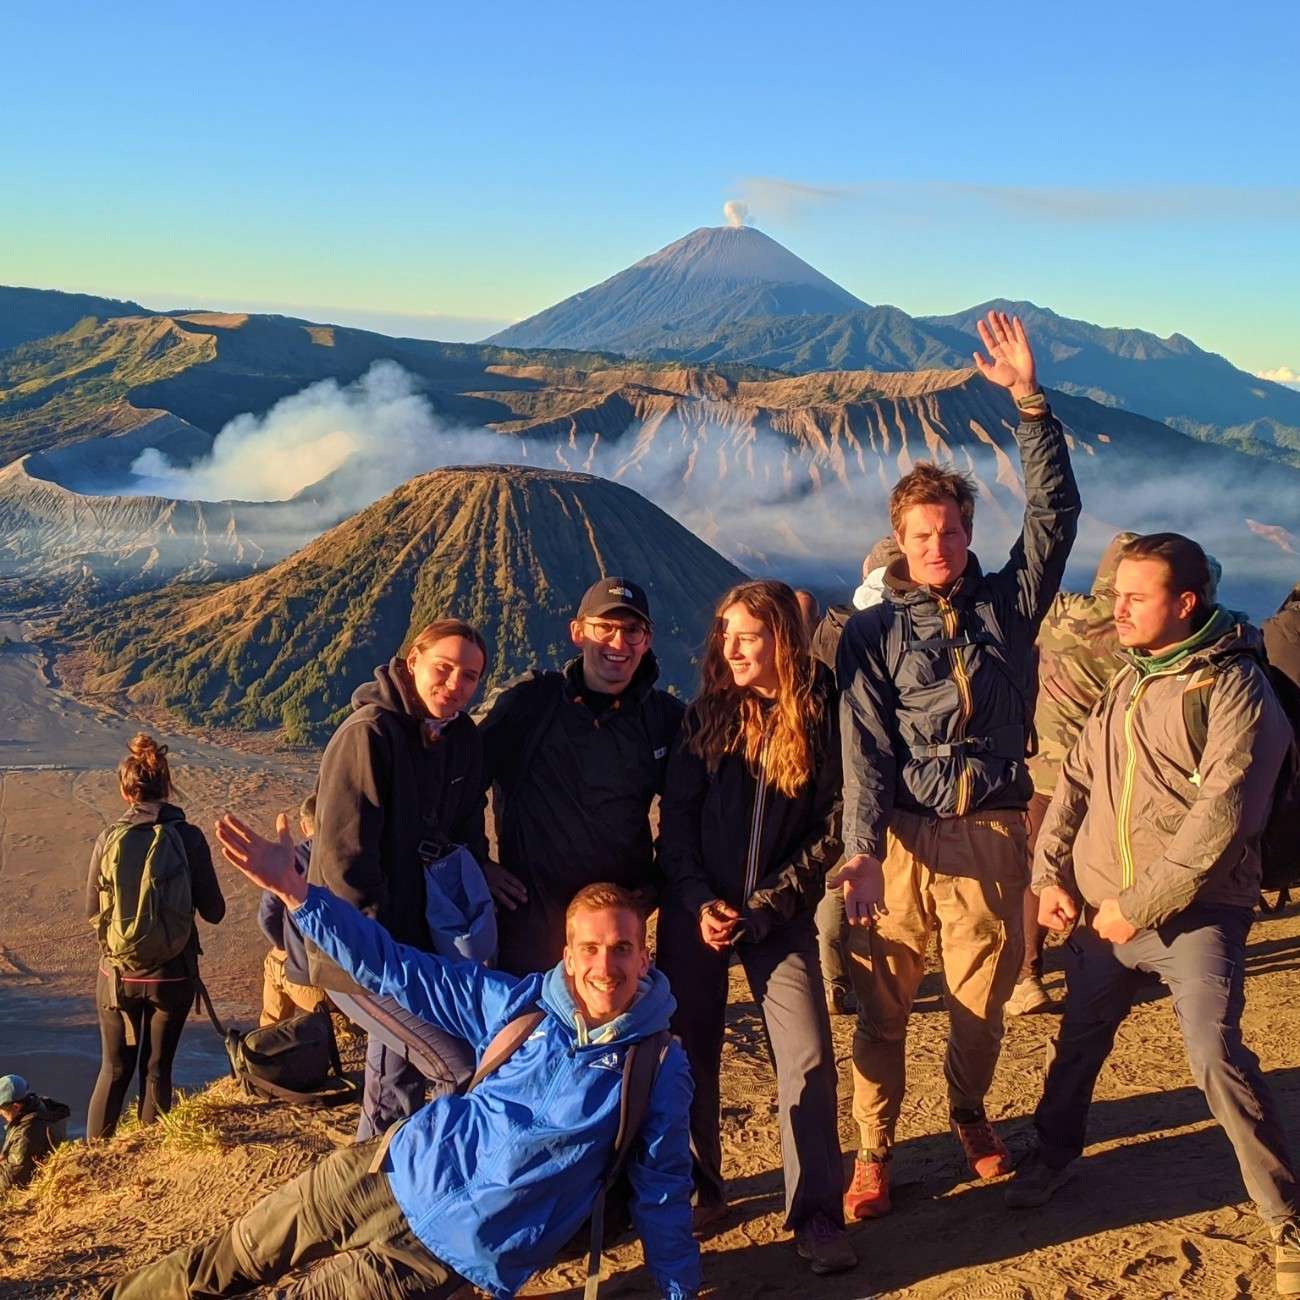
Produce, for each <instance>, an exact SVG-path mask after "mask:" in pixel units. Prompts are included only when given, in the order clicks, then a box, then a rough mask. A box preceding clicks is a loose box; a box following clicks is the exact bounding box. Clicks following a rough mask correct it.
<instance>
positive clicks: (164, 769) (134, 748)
mask: <svg viewBox="0 0 1300 1300" xmlns="http://www.w3.org/2000/svg"><path fill="white" fill-rule="evenodd" d="M126 748H127V755H126V757H125V758H124V759H123V760H122V761H121V762H120V763H119V764H118V765H117V782H118V784H119V785H120V786H121V787H122V794H123V795H124V796H125V797H126V798H128V799H130V800H131V802H132V803H162V802H163V801H164V800H166V799H169V798H170V797H171V793H172V774H171V768H169V767H168V766H167V746H166V745H160V744H159V743H158V742H157V741H156V740H155V739H154V738H153V737H152V736H149V735H146V734H145V733H144V732H143V731H142V732H140V733H139V734H138V735H136V736H133V737H132V739H131V743H130V744H129V745H127V747H126Z"/></svg>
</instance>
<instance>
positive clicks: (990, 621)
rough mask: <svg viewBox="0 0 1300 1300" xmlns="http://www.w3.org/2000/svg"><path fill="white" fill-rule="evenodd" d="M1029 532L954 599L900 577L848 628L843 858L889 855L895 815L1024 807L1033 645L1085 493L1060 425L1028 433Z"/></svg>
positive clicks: (1020, 432)
mask: <svg viewBox="0 0 1300 1300" xmlns="http://www.w3.org/2000/svg"><path fill="white" fill-rule="evenodd" d="M1016 440H1017V442H1018V443H1019V444H1020V455H1021V460H1022V462H1023V465H1024V479H1025V520H1024V526H1023V528H1022V530H1021V533H1020V538H1019V540H1018V541H1017V542H1016V544H1015V545H1014V546H1013V547H1012V548H1011V557H1010V559H1009V560H1008V561H1007V563H1006V565H1005V566H1004V567H1003V568H1002V569H1000V570H999V571H998V572H997V573H991V574H986V573H983V572H982V571H981V569H980V566H979V562H978V561H977V560H976V558H975V556H974V554H972V555H971V556H970V558H969V562H968V564H967V568H966V572H965V573H963V574H962V576H961V578H959V579H958V580H957V582H955V583H954V584H953V585H952V589H951V590H950V591H949V592H948V593H947V595H946V596H945V595H943V594H941V593H939V592H937V591H935V590H932V589H931V588H929V587H921V586H917V585H916V584H914V583H911V582H909V581H908V580H907V577H906V573H907V569H906V561H905V560H899V561H897V562H895V564H893V565H891V566H890V569H889V571H888V575H887V578H886V583H885V599H884V601H883V602H882V603H881V604H879V605H877V606H874V607H873V608H872V609H868V610H864V611H863V612H862V613H860V614H857V615H855V616H854V617H853V618H852V619H850V620H849V622H848V625H847V626H846V627H845V629H844V634H843V637H842V639H841V642H840V650H839V656H838V659H837V674H838V678H839V686H840V691H841V705H840V725H841V729H842V732H843V745H844V852H845V855H846V856H852V855H854V854H858V853H870V854H872V855H874V856H876V857H881V856H882V855H883V853H884V846H885V830H886V828H887V826H888V824H889V818H890V816H891V815H892V813H893V812H894V810H895V808H898V809H902V810H903V811H906V812H912V813H919V814H921V815H923V816H927V817H957V816H963V815H965V814H966V813H971V812H977V811H980V810H981V809H995V808H1011V809H1016V808H1025V807H1027V806H1028V802H1029V797H1030V795H1031V794H1032V793H1033V783H1032V781H1031V780H1030V777H1029V771H1028V768H1027V766H1026V763H1025V755H1026V752H1027V750H1028V747H1029V741H1030V735H1031V732H1032V720H1033V699H1034V694H1035V676H1034V654H1033V650H1034V638H1035V637H1036V636H1037V634H1038V626H1039V624H1040V623H1041V622H1042V620H1043V616H1044V615H1045V614H1046V612H1047V608H1048V606H1049V605H1050V604H1051V601H1052V597H1053V596H1055V595H1056V592H1057V589H1058V588H1059V587H1060V585H1061V578H1062V576H1063V575H1064V573H1065V562H1066V559H1067V558H1068V557H1069V554H1070V547H1071V546H1072V545H1073V543H1074V537H1075V533H1076V531H1077V530H1078V520H1079V489H1078V487H1077V485H1076V484H1075V481H1074V472H1073V470H1072V469H1071V467H1070V454H1069V451H1068V449H1067V447H1066V442H1065V433H1064V430H1063V429H1062V428H1061V425H1060V423H1059V422H1058V421H1057V420H1056V419H1055V418H1054V417H1052V416H1051V415H1050V414H1049V415H1048V416H1047V417H1046V418H1044V419H1041V420H1035V421H1033V422H1030V423H1023V424H1021V425H1020V427H1019V428H1018V429H1017V430H1016Z"/></svg>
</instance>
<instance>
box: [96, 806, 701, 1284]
mask: <svg viewBox="0 0 1300 1300" xmlns="http://www.w3.org/2000/svg"><path fill="white" fill-rule="evenodd" d="M279 831H280V836H279V840H278V841H272V840H266V839H264V838H262V837H261V836H260V835H258V834H257V833H256V832H255V831H253V830H251V829H250V828H249V827H248V826H246V825H245V824H244V823H243V822H241V821H239V820H238V818H235V817H233V816H230V815H227V816H226V817H225V818H223V819H222V821H221V822H220V823H219V824H218V827H217V836H218V839H219V840H220V841H221V845H222V849H223V851H224V853H225V856H226V860H227V861H228V862H230V863H231V864H232V865H234V866H235V867H237V868H238V869H239V870H240V871H242V872H243V873H244V874H245V875H246V876H248V878H249V879H250V880H252V881H253V882H254V883H255V884H257V885H259V886H261V887H262V888H265V889H270V890H272V891H273V892H274V893H276V894H278V895H279V896H280V897H281V898H282V899H283V900H284V902H285V905H286V906H287V907H288V908H289V910H290V913H291V915H292V917H293V923H294V924H295V925H296V926H297V927H298V928H299V930H300V931H301V932H302V933H303V935H304V936H306V937H307V938H308V939H310V940H311V941H312V942H313V943H315V944H317V945H318V946H319V947H320V949H321V950H322V951H323V952H325V953H326V954H327V955H328V956H329V957H330V958H331V959H332V960H333V961H335V962H337V963H338V964H339V966H341V967H342V968H343V969H344V970H345V971H346V972H347V974H348V975H350V976H351V977H352V978H353V979H354V980H356V981H357V982H358V983H359V984H360V985H361V986H362V987H363V988H366V989H368V990H370V991H371V992H374V993H377V994H381V995H384V996H391V997H394V998H397V999H398V1000H399V1001H400V1002H402V1004H403V1005H404V1006H406V1008H407V1009H408V1010H409V1011H411V1012H412V1013H413V1014H415V1015H418V1016H420V1017H422V1018H424V1019H426V1020H428V1021H430V1022H431V1023H433V1024H436V1025H438V1026H440V1027H441V1028H443V1029H444V1030H446V1031H447V1032H448V1033H451V1034H455V1035H456V1036H457V1037H459V1038H463V1039H466V1040H467V1041H469V1042H470V1043H472V1044H473V1045H474V1047H475V1053H476V1056H478V1057H480V1058H481V1057H482V1055H483V1052H484V1050H485V1048H486V1047H487V1046H488V1045H489V1044H490V1043H491V1042H492V1040H493V1038H494V1037H495V1036H496V1033H497V1031H498V1030H499V1029H501V1028H502V1027H503V1026H504V1025H506V1024H509V1023H510V1022H512V1021H514V1020H516V1019H517V1018H518V1017H519V1016H521V1015H523V1014H525V1013H527V1012H529V1011H533V1010H540V1011H541V1012H542V1013H543V1016H542V1019H541V1021H540V1024H539V1025H538V1027H537V1028H536V1029H535V1030H533V1032H532V1034H531V1035H530V1036H529V1037H528V1039H527V1040H526V1041H525V1042H524V1043H523V1044H522V1045H521V1046H520V1047H519V1048H518V1050H517V1051H515V1052H514V1054H513V1055H511V1056H509V1058H508V1059H506V1060H505V1061H504V1062H503V1063H502V1064H501V1065H500V1067H499V1068H498V1069H497V1070H495V1071H494V1072H493V1073H491V1074H489V1075H487V1077H486V1078H484V1079H483V1081H482V1082H481V1084H480V1085H479V1086H478V1087H476V1088H474V1089H473V1090H472V1091H470V1092H468V1093H464V1094H453V1095H448V1096H441V1097H438V1098H436V1099H435V1100H433V1101H431V1102H430V1103H429V1104H428V1105H426V1106H424V1107H423V1108H422V1109H420V1110H418V1111H417V1112H416V1113H415V1114H414V1115H412V1116H411V1117H410V1118H409V1119H407V1120H405V1121H403V1122H402V1123H401V1124H400V1125H398V1126H397V1127H395V1128H393V1129H390V1130H389V1133H388V1135H387V1136H386V1137H385V1138H376V1139H373V1140H371V1141H369V1142H364V1143H361V1144H359V1145H357V1146H354V1147H348V1148H344V1149H342V1150H340V1151H336V1152H334V1153H333V1154H332V1155H329V1156H327V1157H326V1158H325V1159H324V1160H322V1161H320V1162H319V1163H318V1164H316V1165H315V1166H314V1167H312V1168H311V1169H308V1170H307V1171H306V1172H305V1173H303V1174H300V1175H299V1176H298V1177H297V1178H295V1179H294V1180H293V1181H292V1182H290V1183H288V1184H287V1185H286V1186H284V1187H282V1188H280V1189H279V1190H278V1191H276V1192H272V1193H271V1194H270V1195H269V1196H267V1197H265V1198H264V1199H263V1200H262V1201H261V1202H260V1203H259V1204H257V1205H255V1206H254V1207H253V1208H252V1209H251V1210H249V1211H248V1212H247V1213H245V1214H243V1215H241V1216H240V1217H239V1218H238V1219H236V1220H235V1222H234V1223H232V1224H231V1225H230V1226H229V1227H227V1228H226V1229H225V1231H224V1232H221V1233H219V1234H218V1235H217V1236H215V1237H212V1238H211V1239H210V1240H208V1241H206V1242H203V1243H201V1244H199V1245H196V1246H191V1247H187V1248H182V1249H180V1250H178V1251H176V1252H174V1253H173V1254H171V1255H169V1256H168V1257H167V1258H166V1259H164V1260H162V1261H160V1262H159V1263H157V1264H153V1265H150V1266H149V1267H146V1268H143V1269H140V1270H139V1271H137V1272H135V1273H132V1274H130V1275H129V1276H128V1277H125V1278H123V1279H121V1280H120V1281H118V1282H117V1283H116V1284H114V1285H113V1286H110V1287H109V1288H108V1289H107V1290H105V1291H104V1292H102V1293H101V1295H102V1297H104V1298H105V1300H107V1298H108V1297H112V1300H181V1298H182V1297H189V1296H205V1297H206V1296H230V1295H240V1294H243V1293H244V1292H247V1291H251V1290H253V1289H254V1288H255V1287H258V1286H264V1285H266V1284H268V1283H272V1282H274V1281H276V1280H277V1279H278V1278H280V1277H281V1276H283V1275H284V1274H285V1273H288V1272H289V1271H290V1270H292V1269H297V1268H305V1267H306V1266H308V1265H310V1264H312V1263H314V1262H315V1261H318V1260H328V1262H327V1263H325V1264H324V1265H322V1266H321V1267H319V1268H318V1269H317V1270H315V1271H314V1272H312V1273H310V1274H309V1275H307V1277H305V1278H304V1279H302V1281H300V1282H299V1283H298V1285H297V1286H295V1287H294V1288H293V1290H292V1295H293V1296H294V1297H295V1300H308V1298H309V1297H310V1298H311V1300H325V1298H326V1297H341V1296H347V1297H348V1300H381V1298H382V1300H397V1298H398V1297H401V1296H423V1297H429V1298H430V1300H437V1298H438V1297H446V1296H449V1295H451V1294H452V1293H453V1292H454V1291H455V1290H456V1289H457V1288H458V1287H460V1286H462V1285H463V1284H464V1283H465V1282H466V1281H469V1282H472V1283H474V1284H475V1285H476V1286H479V1287H481V1288H483V1289H484V1290H486V1291H487V1292H489V1293H490V1294H491V1295H493V1296H497V1297H506V1296H512V1295H514V1294H515V1292H516V1291H517V1290H518V1289H519V1288H520V1287H521V1286H523V1285H524V1283H525V1282H526V1281H527V1280H528V1278H529V1277H530V1276H531V1275H532V1274H533V1273H534V1272H536V1271H537V1270H538V1269H539V1268H542V1267H544V1266H545V1265H546V1264H548V1263H549V1262H550V1261H551V1259H552V1258H553V1257H554V1256H555V1254H556V1253H557V1252H558V1251H559V1250H560V1249H561V1248H562V1247H563V1246H564V1245H565V1244H566V1243H567V1242H568V1241H569V1240H570V1238H572V1237H573V1235H574V1234H575V1232H577V1230H578V1229H579V1228H581V1227H582V1225H583V1223H584V1221H585V1220H586V1219H587V1217H588V1216H589V1215H590V1214H591V1212H592V1209H593V1206H594V1205H595V1202H596V1199H597V1193H598V1191H599V1189H600V1186H601V1184H602V1181H603V1180H604V1178H605V1175H606V1172H607V1169H608V1167H609V1165H610V1163H611V1157H612V1155H613V1152H614V1146H615V1135H616V1132H617V1130H618V1126H619V1109H620V1093H621V1081H622V1078H623V1059H624V1055H625V1053H626V1052H627V1051H628V1049H629V1048H630V1047H631V1045H632V1044H634V1043H636V1042H638V1041H642V1040H645V1039H648V1038H651V1037H653V1036H654V1035H656V1034H657V1033H658V1032H659V1031H660V1030H663V1029H666V1028H667V1026H668V1018H669V1016H670V1015H671V1013H672V1011H673V1007H674V1002H673V998H672V995H671V993H670V992H669V991H668V982H667V980H666V979H664V977H663V976H662V975H660V974H659V973H658V972H657V971H653V970H651V968H650V956H649V953H648V951H647V949H646V939H645V921H644V918H643V917H642V915H641V914H640V912H639V911H638V910H637V909H636V907H635V904H634V901H633V900H632V898H631V896H630V895H629V894H627V892H626V891H624V890H622V889H619V888H618V887H616V886H612V885H592V886H589V887H587V888H586V889H583V890H581V891H580V892H579V893H578V894H577V895H576V896H575V897H574V899H573V900H572V902H571V903H570V904H569V909H568V916H567V918H566V932H567V936H568V942H567V945H566V947H565V950H564V957H563V960H562V961H561V962H560V964H559V965H557V966H556V967H554V968H553V969H552V970H550V971H548V972H546V973H545V974H538V975H530V976H528V977H526V978H523V979H516V978H514V977H512V976H509V975H505V974H502V973H501V972H499V971H492V970H488V969H486V968H484V967H482V966H480V965H478V964H476V963H468V962H451V961H447V960H446V959H444V958H441V957H437V956H435V955H433V954H431V953H425V952H421V951H419V950H418V949H415V948H410V947H407V946H405V945H402V944H398V943H395V942H394V941H393V940H392V938H391V937H390V936H389V934H388V932H387V931H386V930H385V929H384V928H383V927H382V926H380V925H378V924H376V922H374V921H372V920H371V919H370V918H369V917H366V916H363V915H362V914H361V913H360V912H358V911H357V910H356V909H355V908H354V907H352V906H351V905H350V904H348V903H345V902H343V901H342V900H341V899H339V898H336V897H335V896H334V895H332V894H330V893H329V892H328V891H327V890H324V889H322V888H320V887H319V886H317V885H311V886H309V885H308V884H307V882H306V881H305V880H304V879H303V877H302V876H300V875H299V874H298V873H297V871H296V870H295V869H294V865H293V842H292V840H291V838H290V836H289V830H288V821H287V819H286V818H284V817H281V819H280V824H279ZM690 1101H691V1084H690V1075H689V1072H688V1070H687V1068H686V1060H685V1057H684V1055H683V1053H682V1049H681V1047H680V1046H678V1045H677V1044H676V1043H675V1042H674V1043H672V1044H671V1045H670V1046H669V1047H668V1049H667V1051H666V1053H665V1054H664V1057H663V1060H662V1062H661V1064H660V1067H659V1071H658V1074H657V1075H656V1077H655V1082H654V1085H653V1088H652V1090H651V1092H650V1096H649V1104H648V1107H647V1110H646V1114H645V1119H644V1121H643V1123H642V1125H641V1128H640V1137H639V1140H638V1142H637V1144H636V1145H635V1146H634V1147H633V1148H632V1154H631V1158H630V1160H629V1163H628V1166H627V1175H628V1181H629V1183H630V1185H631V1212H632V1221H633V1224H634V1225H635V1227H636V1229H637V1231H638V1233H639V1234H640V1236H641V1240H642V1242H643V1244H644V1246H645V1256H646V1262H647V1264H648V1265H649V1267H650V1270H651V1272H652V1273H653V1274H654V1276H655V1280H656V1281H657V1283H658V1285H659V1289H660V1291H661V1292H662V1294H663V1296H664V1297H666V1300H689V1298H690V1297H692V1296H694V1295H695V1293H696V1291H697V1289H698V1287H699V1282H700V1259H699V1248H698V1247H697V1245H696V1244H695V1241H694V1238H693V1237H692V1235H691V1207H690V1196H691V1157H690V1148H689V1136H688V1132H689V1130H688V1113H689V1110H690ZM331 1257H332V1258H331Z"/></svg>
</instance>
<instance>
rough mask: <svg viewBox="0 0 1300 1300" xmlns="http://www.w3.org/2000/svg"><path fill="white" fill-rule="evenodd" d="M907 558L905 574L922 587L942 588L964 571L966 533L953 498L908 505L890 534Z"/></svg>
mask: <svg viewBox="0 0 1300 1300" xmlns="http://www.w3.org/2000/svg"><path fill="white" fill-rule="evenodd" d="M894 540H895V541H897V542H898V545H899V547H900V548H901V549H902V552H903V555H904V556H905V557H906V559H907V576H908V577H909V578H911V579H912V581H913V582H916V583H919V584H921V585H922V586H925V587H946V586H948V585H949V584H950V583H953V582H956V581H957V579H958V578H960V577H961V575H962V574H963V573H965V572H966V559H967V556H968V555H969V552H970V534H969V533H968V532H967V531H966V525H965V524H964V523H962V518H961V511H960V510H959V509H958V508H957V503H956V502H955V501H940V502H936V503H933V504H927V505H917V506H909V507H908V508H907V510H905V511H904V512H903V527H902V531H901V532H897V533H895V534H894Z"/></svg>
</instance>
